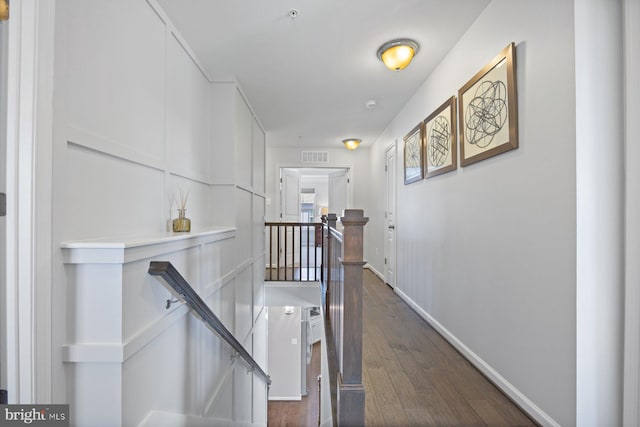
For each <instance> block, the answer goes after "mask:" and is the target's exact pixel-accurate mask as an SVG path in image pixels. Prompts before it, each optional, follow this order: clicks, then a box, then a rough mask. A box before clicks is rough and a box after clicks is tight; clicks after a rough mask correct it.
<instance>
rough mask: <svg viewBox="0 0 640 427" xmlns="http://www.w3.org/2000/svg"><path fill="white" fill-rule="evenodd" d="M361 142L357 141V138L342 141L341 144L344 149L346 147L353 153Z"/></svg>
mask: <svg viewBox="0 0 640 427" xmlns="http://www.w3.org/2000/svg"><path fill="white" fill-rule="evenodd" d="M361 142H362V140H361V139H357V138H349V139H343V140H342V143H343V144H344V146H345V147H347V148H348V149H349V150H351V151H353V150H355V149H356V148H358V145H360V143H361Z"/></svg>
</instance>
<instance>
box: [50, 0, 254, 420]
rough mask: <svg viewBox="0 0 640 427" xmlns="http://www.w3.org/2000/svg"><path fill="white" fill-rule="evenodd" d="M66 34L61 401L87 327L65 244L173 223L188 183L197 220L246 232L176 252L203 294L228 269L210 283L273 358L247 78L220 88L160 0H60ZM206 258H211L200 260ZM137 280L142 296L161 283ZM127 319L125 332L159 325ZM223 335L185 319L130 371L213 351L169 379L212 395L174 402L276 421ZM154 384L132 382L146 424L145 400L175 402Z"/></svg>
mask: <svg viewBox="0 0 640 427" xmlns="http://www.w3.org/2000/svg"><path fill="white" fill-rule="evenodd" d="M123 10H126V12H127V13H123ZM55 40H56V51H55V89H54V90H55V92H54V106H55V112H54V148H53V149H54V153H53V184H52V185H53V230H52V235H53V246H54V249H53V269H54V276H53V283H54V290H53V294H54V296H53V301H52V306H53V307H54V312H53V337H52V353H53V360H52V367H53V372H54V378H53V384H54V390H53V396H55V399H57V401H59V402H61V403H62V402H64V401H65V396H66V395H67V393H73V392H74V390H73V384H72V382H73V376H72V375H71V376H70V375H69V373H70V372H71V371H70V370H65V369H63V367H64V366H66V365H65V364H63V362H62V359H61V355H60V353H61V351H60V347H61V346H62V345H63V344H65V343H68V340H69V339H70V337H71V336H72V335H71V334H72V333H73V331H74V329H75V327H76V324H75V323H74V322H75V321H74V320H73V319H74V318H73V317H68V316H67V310H68V309H72V310H73V309H74V304H75V303H76V301H75V300H74V299H73V296H74V295H75V294H74V293H75V292H76V289H75V288H74V283H75V282H73V281H72V280H70V276H71V270H70V269H69V268H65V267H64V266H63V262H62V257H61V253H60V251H59V249H58V245H59V244H60V243H61V242H65V241H76V240H81V239H82V240H84V239H98V238H108V239H110V240H111V241H113V240H116V241H117V240H118V239H119V238H120V239H127V238H130V237H131V236H140V235H149V236H158V235H161V234H162V233H165V232H166V231H167V228H168V224H170V220H171V218H175V217H176V208H177V206H176V203H175V201H174V200H175V199H177V198H179V194H180V191H182V192H184V193H186V192H187V191H188V192H189V199H188V203H187V216H188V217H189V218H190V219H191V220H192V230H193V231H198V230H202V229H206V228H208V227H210V226H215V225H231V226H235V227H237V231H236V234H235V237H234V239H233V242H232V244H231V246H229V247H225V248H224V251H222V250H216V251H213V250H212V251H210V252H205V253H203V251H204V249H202V250H201V249H198V250H188V249H179V250H177V252H175V253H172V254H171V257H174V258H175V259H177V260H179V262H180V263H181V265H182V269H183V270H184V271H186V272H187V273H186V274H187V275H188V276H189V278H190V280H191V281H192V285H194V287H196V288H197V289H199V291H201V292H204V290H205V289H207V287H208V286H210V285H211V283H209V278H210V277H217V278H218V279H215V280H219V281H220V282H218V285H219V286H217V285H216V289H215V292H208V293H207V296H208V297H209V299H208V302H209V303H210V304H212V305H213V308H214V312H216V313H217V314H218V315H219V317H221V318H222V320H223V321H224V323H225V325H226V326H227V327H228V328H229V329H230V330H231V331H232V332H234V334H235V335H236V337H237V339H238V340H239V341H240V342H241V343H242V344H243V345H244V346H245V348H247V350H248V351H249V352H250V353H251V352H252V351H253V349H254V348H255V349H256V351H257V352H262V353H260V357H261V358H262V359H263V361H262V363H263V366H265V365H264V362H266V360H265V358H264V353H265V349H266V323H265V319H264V310H263V308H264V285H263V282H262V280H261V279H262V274H263V268H264V240H263V239H264V226H263V222H264V143H265V137H264V132H263V130H262V128H261V126H260V124H259V122H258V121H257V119H256V118H255V117H254V115H253V112H252V110H251V109H250V107H249V105H248V103H247V102H246V100H245V98H244V97H243V96H242V94H241V92H240V91H239V89H238V87H237V84H236V82H228V83H224V84H222V86H223V87H224V88H226V91H224V90H223V91H219V90H217V83H214V82H212V81H211V79H210V78H209V76H208V74H207V71H206V70H205V69H204V68H203V67H202V66H201V64H200V63H199V61H198V59H197V57H195V55H194V54H193V53H192V51H191V50H190V48H189V46H188V45H187V44H186V43H185V41H184V40H183V39H182V37H181V36H180V34H179V33H178V32H177V31H176V30H175V28H174V27H173V25H172V24H171V22H170V21H169V20H168V19H167V17H166V16H165V14H164V12H163V11H162V10H161V9H160V8H159V6H158V5H157V4H156V3H155V2H154V1H152V0H150V1H145V0H135V1H129V0H116V1H111V2H106V3H105V2H100V1H85V0H59V1H57V2H56V38H55ZM221 110H224V111H228V112H229V115H228V116H227V117H226V118H227V121H226V122H220V120H219V118H218V116H217V115H216V114H217V113H218V112H219V111H221ZM225 156H226V157H225ZM247 159H248V162H247ZM221 165H222V166H223V167H220V166H221ZM260 171H262V176H261V172H260ZM202 257H205V258H206V259H208V262H206V265H207V266H208V268H210V269H209V270H206V272H201V273H198V271H197V268H196V270H195V272H194V270H193V269H194V268H195V266H196V265H199V263H200V261H199V260H200V259H201V258H202ZM138 267H140V266H136V272H138V273H140V272H141V273H140V274H139V275H134V276H132V277H135V278H136V279H134V281H136V280H137V281H139V280H141V279H140V278H141V277H144V276H145V274H144V269H143V268H142V267H140V268H138ZM129 286H130V289H129V290H133V289H137V290H138V291H139V293H140V295H144V294H145V292H152V290H150V289H148V288H149V287H150V286H157V284H155V283H151V282H149V281H145V282H142V283H139V282H136V283H135V285H129ZM209 291H211V288H209ZM140 295H136V296H140ZM168 315H169V314H168V313H167V314H165V315H164V316H168ZM163 319H164V320H163ZM152 321H153V322H156V321H166V318H165V317H163V316H160V320H158V319H156V318H154V319H153V320H152ZM127 325H128V326H127V327H128V328H129V329H127V330H126V331H125V332H126V335H125V336H126V337H131V336H136V334H138V333H142V332H141V331H143V330H144V329H145V328H146V327H147V326H148V325H143V324H135V323H134V324H127ZM176 334H177V335H176ZM181 334H186V335H185V336H181ZM196 337H200V338H201V339H202V340H203V341H202V344H201V346H199V347H197V348H198V350H197V351H196V354H190V353H189V351H192V350H193V348H191V347H189V346H181V345H177V346H172V342H171V341H172V339H178V340H186V341H189V340H194V339H196ZM180 342H183V341H180ZM220 346H224V344H221V343H220V340H219V339H218V338H217V337H215V336H213V335H211V334H210V331H208V330H206V329H202V328H200V327H198V326H197V321H195V319H194V320H192V321H188V322H186V321H185V322H182V323H180V322H179V323H176V326H175V327H173V328H169V329H167V330H166V334H165V335H162V336H161V337H160V338H158V339H156V340H155V341H154V344H153V346H148V348H147V349H146V350H145V351H144V352H141V353H140V354H139V355H136V357H135V358H134V359H132V363H134V362H135V363H137V364H138V368H136V370H134V371H129V372H130V373H131V372H135V373H134V374H132V375H130V376H129V377H127V378H128V379H127V380H126V381H129V382H131V381H133V382H134V383H141V384H145V382H144V381H147V380H145V379H144V378H147V379H148V378H151V377H154V376H156V375H157V376H162V375H164V374H165V373H164V372H157V371H155V370H156V368H157V364H152V363H146V362H145V360H147V359H148V358H149V357H151V358H152V354H153V352H158V353H163V352H166V353H167V354H169V353H170V354H173V355H175V359H176V361H183V362H185V363H186V362H187V361H189V360H192V359H190V358H194V357H196V358H198V357H202V358H204V359H202V360H209V359H208V358H210V362H211V365H210V366H209V368H210V371H208V372H204V374H205V377H204V378H201V379H198V380H194V378H199V377H198V376H197V375H196V376H189V375H187V376H183V377H180V376H170V377H169V378H171V381H173V382H171V383H170V386H171V387H174V388H175V389H176V390H178V391H179V392H182V393H183V397H185V396H186V398H187V399H186V401H189V399H188V398H189V397H190V396H193V395H194V394H193V389H194V388H198V390H199V391H202V392H203V393H204V395H203V394H197V396H199V399H200V400H197V401H192V402H191V403H187V404H185V406H180V405H177V406H176V405H174V406H171V409H173V410H176V411H185V414H186V413H190V414H191V415H203V413H202V412H203V411H204V409H203V408H204V406H207V405H208V404H209V403H210V405H208V406H207V408H209V409H210V411H208V412H207V413H206V414H204V415H206V416H212V417H216V418H219V419H222V420H227V421H232V422H244V423H251V422H255V423H256V424H266V391H265V390H261V389H260V387H259V383H260V381H252V376H251V375H249V376H247V375H246V370H243V369H235V368H234V369H232V372H231V374H230V375H226V374H225V372H227V371H228V369H229V367H228V358H227V357H226V356H225V357H218V356H219V355H220V354H223V353H224V351H222V350H221V349H220ZM208 349H211V350H212V352H211V353H207V350H208ZM149 351H151V352H152V353H149ZM199 351H202V353H199ZM181 352H182V353H181ZM177 353H180V354H177ZM256 356H258V354H256ZM194 366H198V365H194ZM165 369H166V370H170V368H168V367H164V368H163V370H165ZM207 375H208V376H207ZM194 381H195V382H194ZM185 382H186V383H185ZM156 383H157V382H153V381H149V382H147V385H148V386H149V389H148V390H147V393H146V394H144V398H143V395H142V394H140V395H139V396H138V395H136V394H135V393H134V394H132V396H131V398H130V400H127V405H126V408H128V409H127V411H128V412H127V413H126V414H123V419H125V420H126V422H127V424H137V423H138V422H140V421H141V417H142V416H144V415H145V412H144V411H150V410H163V409H167V410H168V407H167V408H163V407H162V405H163V404H162V402H163V400H162V399H163V398H162V396H160V394H162V393H163V390H162V387H154V384H156ZM162 384H163V385H166V383H162ZM206 393H209V395H206ZM214 396H224V399H226V400H224V401H221V400H220V399H218V397H215V398H214ZM210 399H214V400H213V401H212V402H209V400H210ZM137 403H139V404H140V405H137ZM203 405H204V406H203ZM198 411H200V413H198ZM183 415H184V414H183Z"/></svg>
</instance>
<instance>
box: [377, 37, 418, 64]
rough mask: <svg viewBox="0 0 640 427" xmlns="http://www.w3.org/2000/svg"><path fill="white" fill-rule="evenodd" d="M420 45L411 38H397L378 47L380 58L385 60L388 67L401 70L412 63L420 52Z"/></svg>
mask: <svg viewBox="0 0 640 427" xmlns="http://www.w3.org/2000/svg"><path fill="white" fill-rule="evenodd" d="M419 50H420V45H419V44H418V42H416V41H415V40H411V39H395V40H391V41H388V42H386V43H385V44H383V45H382V46H380V48H379V49H378V59H380V60H381V61H382V62H384V65H386V66H387V68H388V69H390V70H393V71H400V70H403V69H404V68H406V67H407V65H409V64H410V63H411V60H412V59H413V57H414V56H415V55H417V54H418V51H419Z"/></svg>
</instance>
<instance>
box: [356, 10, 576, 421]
mask: <svg viewBox="0 0 640 427" xmlns="http://www.w3.org/2000/svg"><path fill="white" fill-rule="evenodd" d="M551 9H553V13H550V12H549V11H550V10H551ZM572 22H573V2H572V1H570V0H563V1H553V2H552V1H549V0H547V1H544V2H542V3H541V2H526V1H498V0H496V1H493V2H492V3H491V4H490V5H489V6H487V8H486V9H485V10H484V11H483V13H482V14H481V15H480V16H479V17H478V19H477V20H476V22H475V23H474V24H473V25H472V26H471V27H470V28H469V30H468V31H467V33H465V35H464V36H463V37H462V38H461V39H460V41H459V42H458V44H457V45H456V46H455V47H454V48H453V49H452V50H451V51H450V53H449V54H448V55H447V56H446V57H445V59H444V60H443V61H442V62H441V64H440V65H439V66H438V67H437V69H436V70H435V71H434V72H433V73H432V74H431V75H430V76H429V77H428V78H427V80H426V81H425V83H424V84H423V85H422V87H420V88H419V89H418V90H417V91H416V95H415V96H414V97H413V98H412V99H411V100H410V101H409V102H408V103H407V104H406V106H405V108H404V109H403V110H402V111H401V113H400V114H399V115H398V116H397V117H396V118H395V119H394V120H393V121H392V123H391V124H390V125H389V126H388V127H387V129H386V130H385V132H384V134H383V135H382V136H381V137H380V139H379V140H378V141H377V142H376V145H375V147H374V148H373V150H372V154H371V166H370V168H371V169H372V170H375V171H378V170H379V171H382V170H383V165H384V150H385V148H386V147H387V146H388V145H389V144H390V143H391V142H393V141H394V140H395V139H398V140H399V141H400V142H401V144H400V147H399V150H398V152H399V156H398V158H399V164H398V168H397V171H398V177H397V182H398V191H397V200H398V206H397V244H398V264H397V269H396V271H397V290H398V292H399V293H400V294H401V295H402V296H403V297H404V298H405V299H407V300H408V301H409V302H410V303H412V304H413V305H414V307H415V308H416V309H418V310H419V311H421V312H422V314H423V315H424V316H425V317H428V318H429V319H430V320H431V321H432V323H434V324H435V325H436V326H438V327H439V329H440V331H441V332H443V333H444V334H445V335H448V337H449V338H450V339H453V340H457V341H455V342H456V343H457V344H458V347H459V348H460V349H462V350H463V351H465V352H466V353H467V356H469V357H471V358H473V359H474V360H475V361H476V363H480V364H483V369H484V371H485V373H487V374H488V375H490V376H491V377H492V379H493V380H494V381H496V382H498V383H499V384H501V385H502V386H503V387H505V388H506V389H507V392H509V393H510V394H511V396H512V397H513V398H514V399H515V400H516V401H518V403H520V404H521V405H523V406H524V407H525V408H526V409H527V410H528V411H530V412H531V413H533V414H534V415H535V416H536V417H537V418H538V420H539V421H540V422H542V423H544V424H554V423H558V424H561V425H575V423H576V414H575V404H576V344H575V338H576V326H575V316H576V270H575V269H576V207H575V200H576V178H575V173H576V166H575V151H576V133H575V79H574V75H575V71H574V70H575V65H574V55H573V49H574V31H573V26H572ZM512 41H513V42H515V43H516V46H517V48H516V53H517V79H518V108H519V111H518V114H519V138H520V147H519V148H518V149H517V150H515V151H511V152H509V153H506V154H502V155H500V156H497V157H494V158H491V159H488V160H484V161H482V162H479V163H476V164H474V165H471V166H468V167H465V168H460V167H459V168H458V169H457V170H456V171H455V172H451V173H447V174H444V175H441V176H438V177H435V178H430V179H428V180H423V181H421V182H418V183H414V184H410V185H403V184H402V182H403V180H402V158H403V155H402V153H403V150H402V148H403V147H402V137H403V136H404V135H405V134H406V133H407V132H408V131H410V130H411V129H412V128H413V127H414V126H415V125H416V124H417V123H418V122H420V121H421V120H423V119H424V118H425V117H427V116H428V115H429V114H430V113H431V112H432V111H433V110H434V109H435V108H437V107H438V106H439V105H440V104H441V103H442V102H443V101H445V100H446V99H447V98H448V97H450V96H451V95H454V94H455V95H457V90H458V89H459V88H460V87H462V85H464V84H465V83H466V82H467V81H468V79H470V78H471V77H472V76H473V75H474V74H475V73H476V72H477V71H478V70H480V69H481V68H482V67H483V66H484V65H485V64H486V63H487V62H488V61H490V60H491V59H492V58H493V57H495V56H496V55H497V54H498V53H499V52H500V51H501V50H502V49H503V48H504V47H505V46H507V44H508V43H509V42H512ZM371 185H372V187H373V188H384V174H383V173H382V172H380V173H374V174H373V176H372V181H371ZM370 201H371V205H370V208H369V215H368V216H369V217H371V221H370V223H369V224H368V225H367V228H366V232H367V234H366V236H365V239H367V240H366V241H367V242H368V243H367V245H366V246H367V247H368V248H369V253H366V257H367V258H368V261H369V262H370V263H372V264H373V265H374V267H375V268H376V269H377V270H379V271H383V260H382V256H381V249H380V250H379V251H378V252H376V250H378V248H383V242H384V241H383V238H384V234H383V232H384V229H383V226H382V220H383V218H384V206H383V198H379V199H373V198H372V199H371V200H370ZM370 244H371V245H372V246H370Z"/></svg>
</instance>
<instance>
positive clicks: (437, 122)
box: [424, 96, 458, 178]
mask: <svg viewBox="0 0 640 427" xmlns="http://www.w3.org/2000/svg"><path fill="white" fill-rule="evenodd" d="M456 116H457V114H456V97H455V96H452V97H451V98H449V99H447V100H446V101H445V102H444V103H443V104H442V105H440V106H439V107H438V108H437V109H436V110H435V111H434V112H433V113H431V114H430V115H429V117H427V118H426V119H425V120H424V144H425V155H424V169H425V177H426V178H431V177H434V176H437V175H440V174H443V173H447V172H451V171H453V170H456V169H457V167H458V150H457V146H458V138H457V133H458V128H457V126H456Z"/></svg>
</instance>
